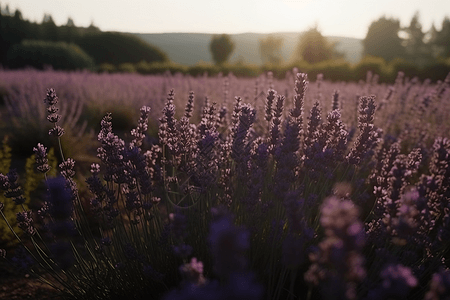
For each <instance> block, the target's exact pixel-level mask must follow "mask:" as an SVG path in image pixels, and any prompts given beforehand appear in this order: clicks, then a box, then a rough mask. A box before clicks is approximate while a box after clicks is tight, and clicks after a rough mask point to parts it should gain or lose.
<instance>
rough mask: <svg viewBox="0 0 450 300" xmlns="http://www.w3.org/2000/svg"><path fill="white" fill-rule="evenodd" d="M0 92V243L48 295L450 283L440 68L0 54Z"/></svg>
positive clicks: (439, 290)
mask: <svg viewBox="0 0 450 300" xmlns="http://www.w3.org/2000/svg"><path fill="white" fill-rule="evenodd" d="M0 96H1V97H2V100H1V102H0V116H1V118H0V132H1V134H2V136H8V139H7V140H5V139H4V144H3V150H1V151H0V154H1V155H0V171H2V174H0V188H1V189H2V190H3V191H4V196H3V197H2V198H0V202H1V204H0V208H1V209H0V211H1V215H2V217H3V218H0V221H1V222H0V238H1V239H2V240H0V242H1V243H0V248H5V250H3V249H0V256H2V257H4V259H5V260H6V261H7V262H8V263H9V264H10V265H11V266H12V267H13V268H14V269H16V270H18V271H20V272H25V273H29V274H32V276H36V277H39V278H42V279H43V280H44V281H45V282H46V283H48V284H49V285H51V286H53V287H54V288H55V291H56V292H57V293H58V295H59V296H61V297H63V298H64V299H124V298H126V299H164V300H172V299H173V300H175V299H268V300H269V299H427V300H434V299H449V297H450V271H449V269H448V268H449V261H448V259H450V258H449V246H450V202H449V200H450V140H449V132H450V121H449V120H450V116H449V114H450V110H449V109H448V107H449V105H450V74H449V76H447V78H442V80H441V81H438V82H431V81H429V80H425V81H423V82H422V81H420V80H418V79H416V78H406V77H405V76H404V74H403V73H401V72H400V73H399V74H398V76H397V79H396V81H395V83H394V84H392V85H389V84H380V83H378V76H377V75H376V74H372V73H368V74H367V79H366V80H365V81H360V82H330V81H327V75H326V74H323V75H322V74H320V75H319V76H317V78H308V76H307V74H305V73H302V72H301V70H298V69H294V70H292V71H291V72H288V73H287V74H286V76H285V78H284V79H282V80H280V79H275V78H273V77H272V74H271V73H270V72H268V73H266V74H264V75H262V76H260V77H258V78H237V77H235V76H233V75H232V74H229V75H222V74H219V75H218V76H213V77H211V76H208V75H207V74H205V75H204V76H199V77H192V76H189V75H182V74H170V73H166V74H164V75H158V76H142V75H137V74H94V73H89V72H73V73H65V72H57V71H44V72H42V71H33V70H20V71H7V70H0ZM8 147H9V148H8ZM8 149H9V150H8ZM31 154H34V157H33V162H34V164H33V166H32V168H31V167H30V166H29V165H28V167H26V166H23V165H24V163H23V162H24V161H25V160H26V159H27V157H29V156H30V155H31ZM11 161H12V162H11ZM27 161H28V160H27ZM11 165H13V167H15V166H16V165H17V167H16V168H13V167H11V168H10V170H9V171H8V170H7V169H8V168H9V167H10V166H11ZM30 168H31V169H32V171H29V169H30ZM55 171H56V172H55ZM30 172H31V173H33V172H35V173H36V174H35V175H33V176H31V175H30V174H31V173H30ZM29 178H34V179H33V180H34V181H33V184H34V185H33V187H34V188H33V189H32V190H33V192H28V193H25V191H28V190H29V189H30V187H29V186H30V182H29V181H30V180H31V179H29ZM2 219H3V220H2ZM4 221H5V222H4ZM9 229H14V230H15V232H16V234H14V235H12V234H6V231H9ZM17 239H18V240H19V242H16V243H14V242H13V240H14V241H15V240H17Z"/></svg>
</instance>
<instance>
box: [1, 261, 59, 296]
mask: <svg viewBox="0 0 450 300" xmlns="http://www.w3.org/2000/svg"><path fill="white" fill-rule="evenodd" d="M1 261H2V259H1V258H0V299H2V300H26V299H34V300H62V299H63V298H62V297H60V296H59V293H58V291H57V290H55V289H54V288H52V287H51V286H49V285H47V284H45V283H43V282H42V281H40V280H39V279H37V278H32V277H31V276H30V275H28V274H25V275H19V274H15V273H13V271H12V270H11V269H10V268H9V267H8V266H6V265H5V264H4V261H3V262H1ZM43 277H46V276H45V274H43Z"/></svg>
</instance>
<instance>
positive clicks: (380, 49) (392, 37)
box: [363, 17, 405, 62]
mask: <svg viewBox="0 0 450 300" xmlns="http://www.w3.org/2000/svg"><path fill="white" fill-rule="evenodd" d="M399 31H400V21H399V20H396V19H387V18H386V17H381V18H380V19H378V20H376V21H374V22H372V24H370V26H369V29H368V31H367V35H366V38H365V39H364V40H363V46H364V55H370V56H378V57H382V58H384V59H385V60H386V61H388V62H389V61H391V60H393V59H394V58H396V57H400V58H401V57H404V55H405V51H404V48H403V46H402V39H401V38H400V37H399V35H398V34H399Z"/></svg>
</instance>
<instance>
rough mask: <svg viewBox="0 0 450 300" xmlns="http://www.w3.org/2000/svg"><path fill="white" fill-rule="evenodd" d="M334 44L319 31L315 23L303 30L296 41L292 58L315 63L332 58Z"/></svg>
mask: <svg viewBox="0 0 450 300" xmlns="http://www.w3.org/2000/svg"><path fill="white" fill-rule="evenodd" d="M333 48H334V46H333V45H332V44H330V43H328V41H327V40H326V38H325V37H324V36H323V35H322V34H321V33H320V32H319V30H318V29H317V25H316V26H315V27H313V28H311V29H309V30H308V31H306V32H304V33H303V34H302V35H301V36H300V39H299V41H298V44H297V49H296V51H295V52H294V59H297V60H298V59H303V60H305V61H307V62H308V63H310V64H315V63H318V62H321V61H324V60H328V59H331V58H333V52H334V50H333Z"/></svg>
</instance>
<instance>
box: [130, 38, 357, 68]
mask: <svg viewBox="0 0 450 300" xmlns="http://www.w3.org/2000/svg"><path fill="white" fill-rule="evenodd" d="M135 34H136V35H137V36H139V37H141V38H142V39H143V40H144V41H146V42H148V43H150V44H152V45H154V46H156V47H158V48H159V49H161V50H162V51H163V52H165V53H166V54H167V56H169V59H170V60H171V61H173V62H176V63H179V64H183V65H194V64H196V63H199V62H212V61H213V60H212V57H211V53H210V52H209V43H210V41H211V38H212V36H213V34H208V33H135ZM300 34H301V33H300V32H281V33H276V35H279V36H282V37H283V38H284V42H283V49H282V55H283V59H284V61H289V60H290V59H291V56H292V53H293V51H294V49H295V47H296V45H297V42H298V39H299V36H300ZM267 36H268V34H262V33H242V34H231V37H232V39H233V41H234V42H235V45H236V48H235V50H234V52H233V54H232V56H231V58H230V61H231V62H236V61H244V62H245V63H250V64H257V65H259V64H261V63H262V62H261V58H260V55H259V42H258V41H259V40H260V39H263V38H265V37H267ZM327 38H328V39H329V41H330V42H334V43H336V50H337V51H339V52H342V53H344V57H345V58H346V59H347V60H348V61H349V62H351V63H357V62H358V61H359V60H360V59H361V56H362V51H363V46H362V40H361V39H355V38H347V37H334V36H332V37H327Z"/></svg>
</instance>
